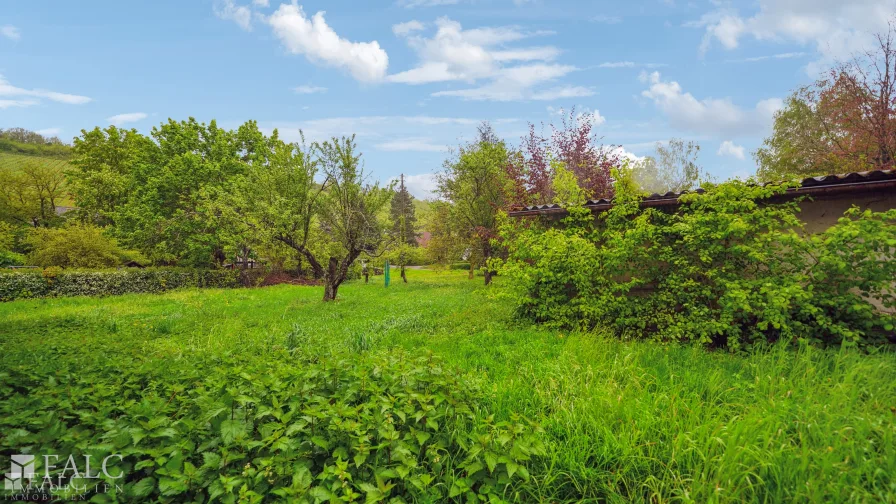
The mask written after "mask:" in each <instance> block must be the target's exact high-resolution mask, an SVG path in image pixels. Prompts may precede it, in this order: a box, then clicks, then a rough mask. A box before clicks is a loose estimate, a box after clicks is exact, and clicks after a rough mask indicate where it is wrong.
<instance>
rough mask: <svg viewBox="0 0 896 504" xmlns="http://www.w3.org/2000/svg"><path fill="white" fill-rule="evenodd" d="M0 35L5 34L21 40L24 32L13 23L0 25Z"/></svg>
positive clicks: (7, 36)
mask: <svg viewBox="0 0 896 504" xmlns="http://www.w3.org/2000/svg"><path fill="white" fill-rule="evenodd" d="M0 35H3V36H4V37H6V38H8V39H9V40H19V39H20V38H22V32H21V31H19V29H18V28H16V27H15V26H13V25H3V26H0Z"/></svg>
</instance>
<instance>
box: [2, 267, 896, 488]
mask: <svg viewBox="0 0 896 504" xmlns="http://www.w3.org/2000/svg"><path fill="white" fill-rule="evenodd" d="M408 277H409V281H410V283H409V284H407V285H404V284H402V283H400V281H399V282H396V283H393V285H392V286H391V287H390V288H389V289H384V288H383V287H382V284H381V280H382V277H378V278H376V280H375V282H372V283H371V284H369V285H364V284H363V283H362V282H352V283H349V284H346V285H345V286H343V287H342V288H341V289H340V292H339V294H340V297H341V300H340V301H338V302H336V303H329V304H324V303H322V302H321V301H320V299H321V296H322V288H321V287H297V286H287V285H281V286H276V287H270V288H264V289H247V290H186V291H177V292H171V293H167V294H163V295H126V296H120V297H111V298H103V299H96V298H66V299H45V300H28V301H16V302H10V303H3V304H0V403H3V404H5V406H3V405H0V450H2V452H3V454H4V455H8V454H11V453H18V452H19V450H20V449H21V448H22V447H23V446H35V447H37V446H40V447H44V448H45V447H53V446H55V445H54V443H59V444H61V443H62V442H61V441H58V442H57V441H55V440H54V439H55V438H54V436H57V437H60V438H62V437H65V438H66V443H68V445H70V446H78V447H81V448H83V449H87V448H89V447H90V446H91V443H96V442H97V441H96V439H97V438H96V435H97V434H96V432H98V431H100V430H101V427H102V426H106V428H110V429H111V428H113V427H112V423H113V422H118V421H122V422H123V421H125V419H124V418H119V414H121V412H125V413H124V415H123V416H127V415H135V414H136V413H134V412H135V411H137V408H138V407H140V404H141V402H143V403H146V404H147V406H146V408H149V409H154V410H157V411H165V412H166V413H165V417H166V418H167V419H172V418H174V419H177V418H181V417H187V416H188V415H187V414H185V413H184V412H186V411H190V408H191V407H193V405H192V403H191V402H190V399H188V398H187V397H186V396H187V395H188V392H190V389H191V388H203V387H204V385H202V386H198V385H195V384H196V383H199V381H198V380H201V379H202V377H208V376H211V375H213V374H214V375H215V376H217V374H216V373H218V372H219V369H220V368H221V362H224V363H226V364H227V365H228V366H236V367H240V366H245V368H246V371H245V373H248V374H249V375H252V373H258V372H260V373H262V374H264V373H265V371H264V370H265V369H270V370H271V373H272V374H273V373H274V371H278V372H279V370H280V369H282V368H285V367H290V366H294V367H300V366H307V365H309V363H319V362H324V363H327V362H331V363H340V364H339V365H340V366H351V365H352V364H351V363H352V362H355V361H359V362H360V361H362V360H363V359H366V358H368V357H369V356H371V355H407V356H409V357H417V356H423V357H425V358H427V359H430V358H432V357H431V356H434V357H435V358H436V359H438V360H440V361H441V362H443V363H444V365H445V368H446V369H448V370H450V373H451V374H453V375H457V376H459V377H460V378H461V379H462V380H463V381H464V382H465V383H470V384H472V385H473V386H475V388H476V389H477V390H479V391H480V392H479V394H478V395H477V399H476V404H477V408H479V409H477V410H476V411H477V415H480V416H485V415H494V417H495V420H496V421H503V420H513V419H515V418H516V416H517V415H524V416H525V417H527V418H529V419H532V420H534V421H536V422H537V423H538V424H539V425H540V426H541V428H543V433H541V434H540V437H541V439H542V440H543V442H544V445H545V448H546V450H545V451H546V452H545V454H544V455H543V456H538V457H535V458H534V459H532V460H531V461H529V462H528V464H527V465H528V472H529V474H531V478H530V479H529V480H528V481H524V480H522V479H519V478H518V479H516V480H514V483H513V484H512V485H511V487H510V490H509V491H508V492H507V493H506V494H505V496H504V498H505V499H507V500H518V501H525V502H532V501H545V502H579V501H614V502H623V501H631V500H635V501H651V502H669V501H682V502H743V501H761V502H794V501H802V502H845V501H852V502H893V501H896V477H894V475H896V356H894V355H893V354H892V353H881V354H873V355H867V354H860V353H858V352H855V351H850V350H839V349H838V350H827V351H821V350H817V349H811V348H806V349H801V350H786V349H782V348H774V349H770V350H768V351H766V352H762V353H756V354H753V355H749V356H744V355H730V354H727V353H721V352H708V351H705V350H703V349H700V348H694V347H682V346H675V345H661V344H656V343H648V342H620V341H618V340H615V339H610V338H605V337H602V336H601V335H599V334H566V333H564V332H560V331H553V330H546V329H544V328H539V327H534V326H531V325H528V324H524V323H520V322H518V321H516V320H515V319H514V317H513V314H512V312H511V310H510V309H509V307H508V306H507V305H506V304H504V303H503V302H502V301H501V300H497V299H493V298H492V297H491V296H490V293H489V291H487V290H486V289H484V288H483V287H482V286H481V278H477V279H476V280H475V281H468V280H467V279H466V274H465V273H463V272H444V273H442V272H430V271H416V270H410V271H408ZM395 278H397V276H395ZM498 282H500V279H498ZM290 350H292V351H290ZM222 359H223V360H222ZM346 363H347V364H346ZM240 369H242V368H239V369H236V368H235V369H233V371H232V373H231V374H232V376H233V383H237V382H239V376H240V373H241V370H240ZM225 371H226V370H225ZM252 376H256V375H252ZM183 377H189V378H183ZM132 378H133V379H132ZM181 378H183V379H181ZM233 386H234V387H236V385H233ZM73 390H74V392H73ZM227 390H228V392H227V393H231V392H230V389H227ZM271 394H274V392H271ZM152 401H155V402H152ZM193 402H195V401H193ZM57 411H58V413H57ZM168 411H170V412H171V413H170V414H168V413H167V412H168ZM116 412H119V413H116ZM230 415H231V417H233V411H232V410H231V412H230ZM104 416H105V418H102V417H104ZM166 421H167V420H166ZM200 423H201V422H200ZM60 425H64V426H65V427H64V428H63V427H60ZM197 425H199V424H197ZM201 427H202V426H201V425H199V426H198V427H197V426H195V425H194V428H195V429H199V428H201ZM54 428H55V430H54ZM175 428H180V429H183V427H176V426H175ZM79 436H81V437H80V438H79ZM91 436H93V437H91ZM125 437H127V436H125ZM110 442H111V441H110ZM195 442H196V441H195V440H194V441H193V443H195ZM172 443H173V441H172ZM121 444H128V445H130V444H131V441H130V440H126V441H124V442H122V443H121ZM133 444H137V442H136V441H134V442H133ZM143 444H146V442H143ZM160 445H164V443H163V442H160ZM206 448H208V447H207V446H206ZM178 449H179V450H181V451H183V452H184V453H185V454H186V457H187V458H189V454H190V452H191V451H196V452H198V451H202V449H203V446H202V445H201V444H200V446H198V447H197V446H196V445H195V444H191V445H179V448H178ZM169 456H170V454H169ZM225 458H226V457H225ZM165 460H167V459H165ZM201 461H202V457H201V456H200V457H199V462H198V463H197V462H194V464H196V465H199V464H201ZM206 462H208V459H206ZM180 467H183V466H182V465H181V466H180ZM143 470H144V471H146V470H147V469H146V468H144V469H143ZM184 471H186V470H185V469H184ZM172 492H174V491H172ZM163 495H164V491H163ZM174 495H176V494H174V493H171V494H169V497H159V495H158V494H157V493H154V494H153V497H152V499H154V500H155V499H159V500H168V501H179V500H180V499H179V498H177V497H176V496H174ZM461 497H463V496H461ZM461 497H459V498H461ZM120 498H122V499H123V500H128V499H127V498H125V497H124V496H121V497H120ZM132 500H133V499H132ZM247 500H251V499H247ZM361 500H362V501H363V498H362V499H361Z"/></svg>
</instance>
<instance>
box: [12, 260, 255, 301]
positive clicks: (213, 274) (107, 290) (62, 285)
mask: <svg viewBox="0 0 896 504" xmlns="http://www.w3.org/2000/svg"><path fill="white" fill-rule="evenodd" d="M242 285H243V282H242V281H241V279H240V271H238V270H194V269H176V268H150V269H122V270H62V269H59V268H47V269H45V270H11V271H8V272H0V301H12V300H14V299H27V298H41V297H65V296H115V295H119V294H128V293H141V292H164V291H167V290H171V289H179V288H184V287H217V288H233V287H240V286H242Z"/></svg>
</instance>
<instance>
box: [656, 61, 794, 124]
mask: <svg viewBox="0 0 896 504" xmlns="http://www.w3.org/2000/svg"><path fill="white" fill-rule="evenodd" d="M641 80H642V82H644V83H646V84H648V85H649V87H648V89H646V90H644V91H642V92H641V96H643V97H644V98H648V99H650V100H651V101H652V102H653V103H654V105H655V106H656V107H657V108H658V109H659V110H660V111H662V112H663V113H664V114H665V115H666V117H667V118H668V120H669V123H670V124H671V125H672V126H673V127H676V128H681V129H685V130H688V131H693V132H697V133H703V134H708V135H716V134H726V135H731V136H737V135H750V134H757V133H762V132H763V131H764V130H765V129H766V128H767V127H768V126H769V125H770V124H771V121H772V117H773V116H774V113H775V112H776V111H777V110H779V109H780V108H781V107H782V106H783V103H782V101H781V99H779V98H771V99H767V100H761V101H759V102H758V103H756V106H755V107H754V108H753V109H744V108H741V107H739V106H737V105H735V104H734V103H733V102H732V101H731V99H730V98H721V99H720V98H705V99H703V100H698V99H697V98H695V97H694V95H692V94H691V93H688V92H685V91H684V90H683V89H682V87H681V85H680V84H679V83H678V82H675V81H664V80H663V79H662V77H661V76H660V73H659V72H653V73H652V74H649V75H648V74H646V73H644V74H642V75H641Z"/></svg>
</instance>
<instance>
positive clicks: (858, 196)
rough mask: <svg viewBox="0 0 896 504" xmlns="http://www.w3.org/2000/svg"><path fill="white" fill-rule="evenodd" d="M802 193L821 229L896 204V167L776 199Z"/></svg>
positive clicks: (604, 204)
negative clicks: (849, 214) (857, 211)
mask: <svg viewBox="0 0 896 504" xmlns="http://www.w3.org/2000/svg"><path fill="white" fill-rule="evenodd" d="M696 192H698V193H701V192H703V190H702V189H697V190H696ZM682 194H684V193H673V192H668V193H665V194H651V195H650V196H647V197H646V198H644V199H643V200H642V201H641V206H642V207H667V208H673V207H676V206H678V205H679V204H680V202H679V200H678V198H679V196H681V195H682ZM801 196H809V198H807V199H805V200H803V201H800V202H799V203H798V204H799V207H800V213H799V217H800V219H801V220H802V221H803V222H804V223H805V225H806V230H807V231H809V232H811V233H819V232H822V231H824V230H826V229H828V228H829V227H831V226H833V225H834V224H836V223H837V219H839V218H840V217H842V216H843V212H845V211H846V210H848V209H849V208H850V207H852V206H853V205H855V206H857V207H859V208H861V209H862V210H872V211H875V212H883V211H887V210H889V209H891V208H896V170H876V171H866V172H854V173H846V174H842V175H824V176H820V177H810V178H807V179H804V180H803V181H802V182H801V183H800V185H799V186H798V187H793V188H790V189H787V191H786V192H785V193H784V194H783V195H781V196H778V197H776V198H775V200H777V201H786V200H792V199H794V198H798V197H801ZM585 207H586V208H589V209H591V211H592V212H593V213H595V214H597V213H600V212H603V211H606V210H608V209H610V208H612V207H613V200H612V199H599V200H590V201H587V202H586V203H585ZM566 214H567V212H566V210H564V209H563V208H562V207H560V206H559V205H553V204H552V205H535V206H529V207H525V208H518V209H515V210H513V211H511V212H509V213H508V215H509V216H511V217H534V216H543V217H546V218H548V219H560V218H562V217H563V216H565V215H566Z"/></svg>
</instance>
